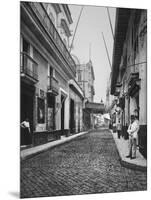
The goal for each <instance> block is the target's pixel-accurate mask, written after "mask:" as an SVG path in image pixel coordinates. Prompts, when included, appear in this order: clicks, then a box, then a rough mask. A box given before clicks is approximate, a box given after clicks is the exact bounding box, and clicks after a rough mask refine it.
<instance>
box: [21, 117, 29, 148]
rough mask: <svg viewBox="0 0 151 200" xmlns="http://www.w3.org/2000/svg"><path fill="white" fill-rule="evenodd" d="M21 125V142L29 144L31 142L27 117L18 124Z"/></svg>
mask: <svg viewBox="0 0 151 200" xmlns="http://www.w3.org/2000/svg"><path fill="white" fill-rule="evenodd" d="M20 126H21V128H22V129H21V144H23V145H29V144H31V143H32V140H31V131H30V123H29V119H28V118H26V119H25V120H24V121H23V122H21V124H20Z"/></svg>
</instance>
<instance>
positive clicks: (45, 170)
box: [21, 130, 147, 198]
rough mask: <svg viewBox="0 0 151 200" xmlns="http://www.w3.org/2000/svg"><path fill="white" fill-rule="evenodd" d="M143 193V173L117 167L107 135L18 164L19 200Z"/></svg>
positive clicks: (98, 134)
mask: <svg viewBox="0 0 151 200" xmlns="http://www.w3.org/2000/svg"><path fill="white" fill-rule="evenodd" d="M146 189H147V174H146V172H140V171H134V170H131V169H127V168H124V167H122V166H121V164H120V161H119V155H118V153H117V149H116V146H115V143H114V140H113V137H112V135H111V133H110V132H109V131H107V130H106V131H104V130H100V131H95V132H90V133H88V134H86V135H84V136H81V137H79V138H77V139H75V140H73V141H70V142H68V143H66V144H63V145H61V146H58V147H55V148H54V149H50V150H48V151H46V152H43V153H41V154H39V155H37V156H35V157H33V158H30V159H28V160H25V161H22V163H21V197H22V198H25V197H40V196H41V197H42V196H59V195H80V194H89V193H106V192H124V191H140V190H146Z"/></svg>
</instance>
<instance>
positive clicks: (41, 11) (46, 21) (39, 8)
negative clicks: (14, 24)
mask: <svg viewBox="0 0 151 200" xmlns="http://www.w3.org/2000/svg"><path fill="white" fill-rule="evenodd" d="M28 4H29V5H30V7H31V8H32V10H33V11H34V13H35V14H36V16H37V18H38V19H39V21H40V23H41V24H42V26H43V27H44V29H45V30H46V31H47V33H48V34H49V36H50V37H51V38H52V40H53V41H54V43H55V45H56V46H57V48H58V50H59V51H60V52H61V54H62V55H63V57H64V58H65V60H66V61H67V63H68V64H69V66H70V67H71V69H72V70H73V71H74V73H75V72H76V65H75V62H74V60H73V58H72V57H71V55H70V53H69V51H68V49H67V47H66V46H65V44H64V43H63V41H62V39H61V37H60V35H59V33H58V31H57V29H56V28H55V26H54V24H53V22H52V21H51V19H50V17H49V15H48V13H47V11H46V8H45V4H43V3H38V2H29V3H28Z"/></svg>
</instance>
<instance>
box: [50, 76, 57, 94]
mask: <svg viewBox="0 0 151 200" xmlns="http://www.w3.org/2000/svg"><path fill="white" fill-rule="evenodd" d="M48 92H52V93H56V94H59V83H58V81H57V80H56V79H55V78H54V77H53V76H50V77H49V85H48Z"/></svg>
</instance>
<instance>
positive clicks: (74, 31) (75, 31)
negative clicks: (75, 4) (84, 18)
mask: <svg viewBox="0 0 151 200" xmlns="http://www.w3.org/2000/svg"><path fill="white" fill-rule="evenodd" d="M83 8H84V6H82V8H81V11H80V14H79V18H78V21H77V24H76V27H75V31H74V34H73V38H72V42H71V45H70V49H69V52H71V49H72V45H73V41H74V38H75V34H76V31H77V28H78V24H79V21H80V17H81V14H82V11H83Z"/></svg>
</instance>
